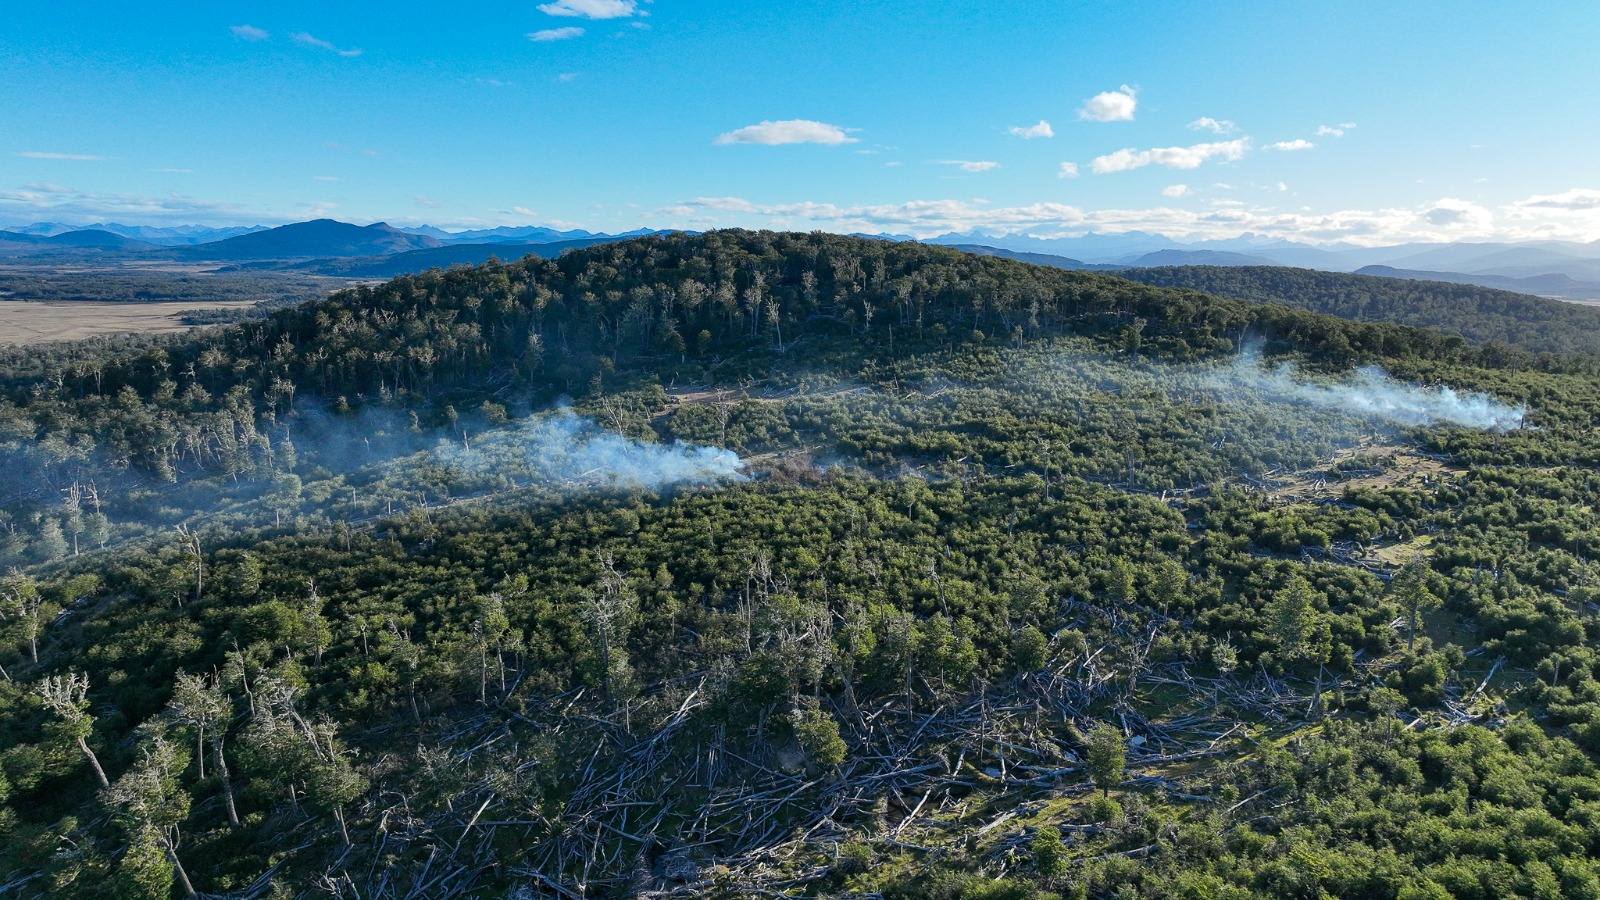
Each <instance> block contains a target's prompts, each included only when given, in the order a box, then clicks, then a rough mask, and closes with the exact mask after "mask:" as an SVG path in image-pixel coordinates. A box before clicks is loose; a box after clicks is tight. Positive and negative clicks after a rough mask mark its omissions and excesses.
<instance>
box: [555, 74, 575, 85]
mask: <svg viewBox="0 0 1600 900" xmlns="http://www.w3.org/2000/svg"><path fill="white" fill-rule="evenodd" d="M556 80H557V81H559V82H561V83H562V84H570V83H572V82H574V81H577V80H578V73H577V72H562V73H561V74H560V75H557V76H556Z"/></svg>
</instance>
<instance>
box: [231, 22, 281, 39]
mask: <svg viewBox="0 0 1600 900" xmlns="http://www.w3.org/2000/svg"><path fill="white" fill-rule="evenodd" d="M228 30H229V31H231V32H233V36H234V37H236V38H238V39H239V40H241V41H252V42H254V41H264V40H266V39H267V38H269V37H272V35H271V34H268V33H267V31H266V29H263V28H257V27H255V26H254V25H234V26H231V27H230V28H229V29H228Z"/></svg>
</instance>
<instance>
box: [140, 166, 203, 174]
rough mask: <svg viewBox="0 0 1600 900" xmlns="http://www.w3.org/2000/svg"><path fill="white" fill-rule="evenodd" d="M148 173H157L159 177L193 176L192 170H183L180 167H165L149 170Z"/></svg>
mask: <svg viewBox="0 0 1600 900" xmlns="http://www.w3.org/2000/svg"><path fill="white" fill-rule="evenodd" d="M150 171H152V172H155V173H157V174H159V175H193V174H194V170H193V169H185V168H181V167H178V166H166V167H165V168H160V169H151V170H150Z"/></svg>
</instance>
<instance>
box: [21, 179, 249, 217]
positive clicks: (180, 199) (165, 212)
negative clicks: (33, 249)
mask: <svg viewBox="0 0 1600 900" xmlns="http://www.w3.org/2000/svg"><path fill="white" fill-rule="evenodd" d="M5 214H10V215H16V216H19V217H21V216H27V217H29V218H30V220H31V219H32V217H35V216H38V217H42V216H49V217H50V218H51V219H52V220H54V221H62V222H73V221H77V222H104V221H106V219H107V218H109V217H113V216H115V217H116V218H118V219H120V220H122V221H135V222H138V221H145V222H155V221H160V222H174V221H178V222H185V223H190V222H207V223H210V222H217V223H234V222H238V221H239V220H241V219H245V218H250V219H252V220H263V221H266V220H272V219H275V218H280V217H276V216H270V215H260V214H257V213H247V212H246V211H244V210H242V209H240V208H239V207H238V206H236V205H234V204H231V203H219V202H215V201H209V200H196V199H194V198H191V197H185V196H183V195H181V194H168V195H166V196H161V197H143V196H135V195H128V194H101V193H95V192H92V191H82V190H77V189H75V188H70V187H65V186H62V185H59V184H30V185H24V186H23V187H21V188H17V189H14V190H5V189H0V218H4V217H5Z"/></svg>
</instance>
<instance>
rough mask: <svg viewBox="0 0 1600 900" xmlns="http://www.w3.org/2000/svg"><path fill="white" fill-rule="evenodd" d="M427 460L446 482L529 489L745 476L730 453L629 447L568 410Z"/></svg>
mask: <svg viewBox="0 0 1600 900" xmlns="http://www.w3.org/2000/svg"><path fill="white" fill-rule="evenodd" d="M429 456H430V461H431V462H433V463H434V464H436V465H438V466H440V467H441V468H443V469H445V470H446V471H447V472H449V473H450V474H451V475H453V476H457V477H474V476H483V475H488V474H493V475H496V476H500V477H504V478H510V479H512V480H516V481H524V482H534V483H551V484H576V485H587V486H605V487H623V488H631V487H638V488H647V489H661V488H666V487H672V486H674V485H680V484H714V483H717V482H723V481H741V480H743V479H744V477H745V474H744V462H743V460H741V459H739V455H738V454H737V453H734V452H733V451H732V450H725V449H723V448H721V447H703V446H699V445H695V444H681V443H673V444H650V443H645V442H643V441H636V440H633V439H632V438H628V437H624V436H623V435H620V434H617V433H616V432H613V431H607V430H606V429H604V428H601V427H600V426H599V425H597V424H595V423H594V421H592V420H590V419H587V418H584V417H582V416H578V415H576V414H574V413H573V412H572V411H571V410H568V409H562V410H558V411H556V412H555V413H553V414H551V415H548V416H534V417H531V418H528V419H525V420H523V421H522V422H520V423H518V424H517V425H514V426H511V427H508V428H504V429H499V430H496V431H493V432H488V433H485V434H482V435H479V436H478V437H477V438H476V439H475V440H474V442H473V443H472V444H471V445H470V446H463V445H461V444H458V443H445V442H440V444H439V445H438V446H436V447H434V448H433V450H432V451H430V453H429Z"/></svg>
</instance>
